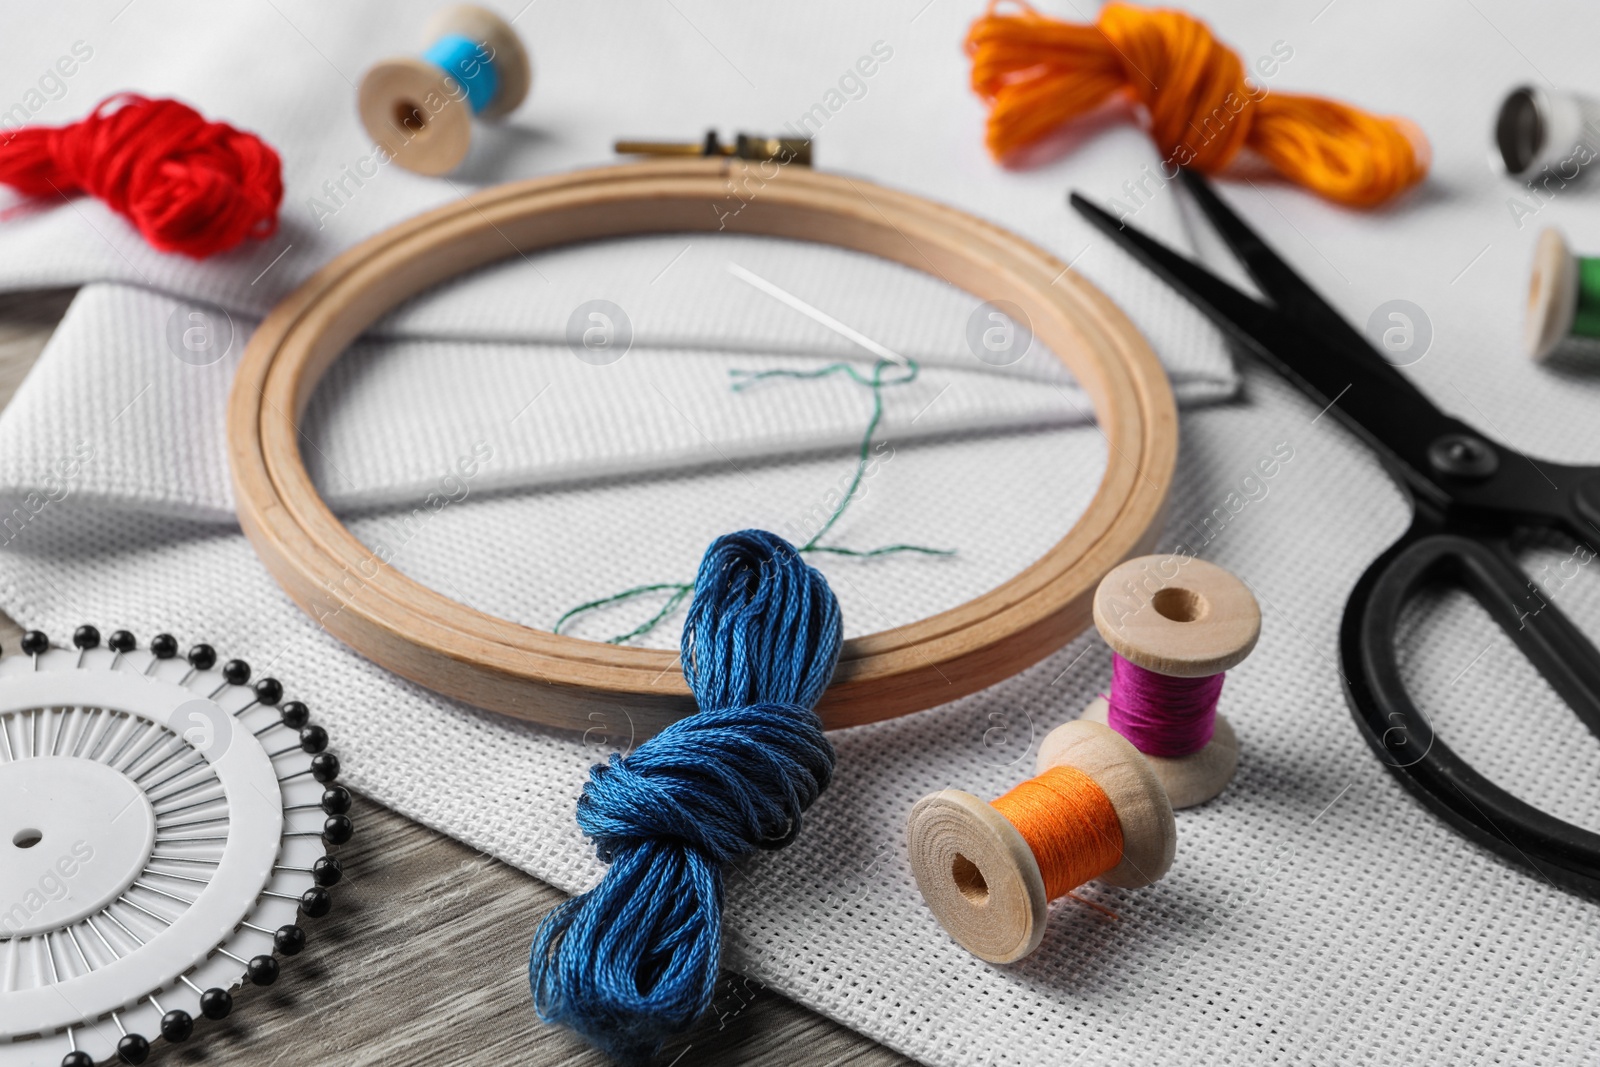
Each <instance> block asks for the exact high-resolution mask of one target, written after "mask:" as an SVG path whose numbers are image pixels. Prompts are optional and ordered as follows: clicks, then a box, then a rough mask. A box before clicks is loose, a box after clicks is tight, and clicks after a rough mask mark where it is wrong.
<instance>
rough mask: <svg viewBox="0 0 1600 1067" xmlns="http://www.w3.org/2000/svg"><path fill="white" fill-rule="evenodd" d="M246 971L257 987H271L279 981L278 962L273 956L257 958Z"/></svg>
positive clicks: (252, 960)
mask: <svg viewBox="0 0 1600 1067" xmlns="http://www.w3.org/2000/svg"><path fill="white" fill-rule="evenodd" d="M245 971H246V972H247V973H248V974H249V975H250V981H251V982H252V983H254V984H255V985H271V984H272V983H273V982H276V981H277V980H278V961H277V960H275V959H273V958H272V957H271V956H256V957H254V958H253V959H251V961H250V962H249V964H247V965H246V967H245Z"/></svg>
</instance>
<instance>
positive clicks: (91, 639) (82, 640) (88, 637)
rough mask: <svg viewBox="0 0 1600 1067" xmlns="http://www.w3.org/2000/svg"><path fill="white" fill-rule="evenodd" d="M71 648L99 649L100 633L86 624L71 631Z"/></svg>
mask: <svg viewBox="0 0 1600 1067" xmlns="http://www.w3.org/2000/svg"><path fill="white" fill-rule="evenodd" d="M72 647H73V648H99V647H100V631H99V630H96V629H95V628H94V627H93V626H89V625H87V624H85V625H83V626H80V627H78V628H77V629H76V630H74V631H72Z"/></svg>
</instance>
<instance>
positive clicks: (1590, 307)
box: [1523, 228, 1600, 363]
mask: <svg viewBox="0 0 1600 1067" xmlns="http://www.w3.org/2000/svg"><path fill="white" fill-rule="evenodd" d="M1569 337H1592V338H1600V258H1595V257H1591V256H1576V255H1573V254H1572V249H1571V248H1569V247H1568V246H1567V242H1566V239H1565V238H1563V237H1562V236H1561V231H1560V230H1557V229H1554V228H1551V229H1547V230H1545V231H1544V232H1543V233H1541V234H1540V235H1539V244H1538V246H1537V247H1536V249H1535V251H1534V254H1533V273H1532V275H1531V276H1530V277H1529V279H1528V314H1527V320H1526V324H1525V328H1524V331H1523V344H1524V346H1525V347H1526V348H1527V351H1528V355H1529V357H1531V358H1532V359H1533V360H1534V361H1536V362H1539V363H1542V362H1544V361H1545V360H1546V359H1548V358H1549V356H1550V353H1552V352H1554V351H1555V350H1556V348H1557V346H1559V345H1560V344H1561V342H1563V341H1565V340H1566V339H1567V338H1569Z"/></svg>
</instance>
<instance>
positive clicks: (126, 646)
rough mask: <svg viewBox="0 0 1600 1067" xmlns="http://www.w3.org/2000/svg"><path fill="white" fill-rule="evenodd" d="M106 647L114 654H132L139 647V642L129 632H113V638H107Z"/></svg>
mask: <svg viewBox="0 0 1600 1067" xmlns="http://www.w3.org/2000/svg"><path fill="white" fill-rule="evenodd" d="M106 647H107V648H109V649H110V650H111V651H113V652H132V651H133V650H134V649H136V648H138V647H139V642H138V641H137V640H136V639H135V638H134V636H133V634H131V633H129V632H128V631H127V630H112V631H111V636H110V637H108V638H106Z"/></svg>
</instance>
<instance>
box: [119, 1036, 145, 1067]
mask: <svg viewBox="0 0 1600 1067" xmlns="http://www.w3.org/2000/svg"><path fill="white" fill-rule="evenodd" d="M117 1055H118V1056H119V1057H121V1059H122V1062H123V1063H132V1064H140V1063H143V1062H144V1061H145V1060H147V1059H149V1058H150V1042H149V1041H147V1040H145V1039H144V1038H143V1037H141V1036H140V1035H138V1034H123V1035H122V1040H121V1041H118V1042H117Z"/></svg>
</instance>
